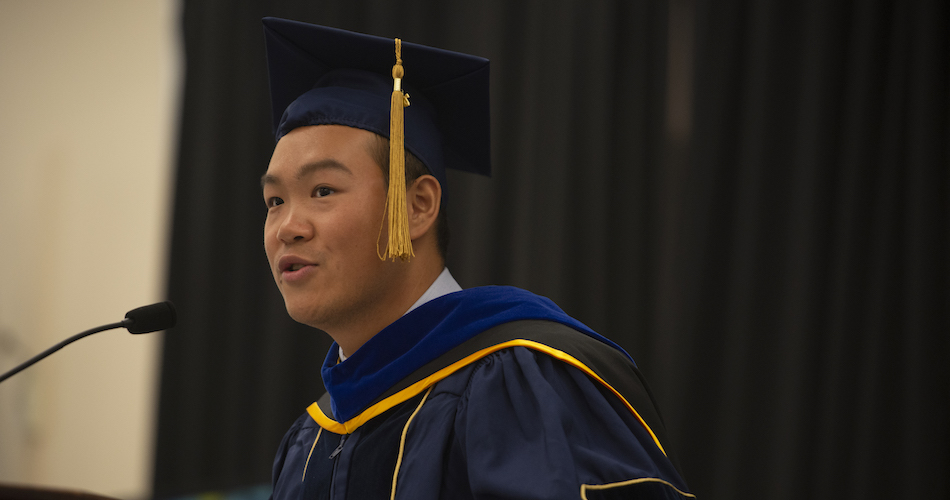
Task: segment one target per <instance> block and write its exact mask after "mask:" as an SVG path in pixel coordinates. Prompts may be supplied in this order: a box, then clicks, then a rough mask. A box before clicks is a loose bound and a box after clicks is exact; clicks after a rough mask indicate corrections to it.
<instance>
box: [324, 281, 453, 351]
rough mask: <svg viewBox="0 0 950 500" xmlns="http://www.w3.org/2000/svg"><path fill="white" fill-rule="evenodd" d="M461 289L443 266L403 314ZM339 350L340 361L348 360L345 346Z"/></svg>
mask: <svg viewBox="0 0 950 500" xmlns="http://www.w3.org/2000/svg"><path fill="white" fill-rule="evenodd" d="M461 289H462V287H461V286H459V284H458V282H457V281H455V278H454V277H452V273H450V272H449V268H447V267H445V268H442V272H441V273H440V274H439V276H438V277H437V278H436V279H435V281H433V282H432V284H431V285H429V288H428V289H426V291H425V293H423V294H422V296H421V297H419V300H417V301H416V302H415V303H414V304H412V306H410V307H409V309H408V310H407V311H406V312H405V313H404V314H403V316H405V315H406V314H409V311H412V310H413V309H415V308H417V307H419V306H421V305H422V304H425V303H426V302H429V301H430V300H434V299H437V298H439V297H441V296H443V295H447V294H450V293H452V292H457V291H459V290H461ZM339 351H340V352H339V355H340V362H343V361H345V360H346V358H347V357H348V355H347V354H346V353H344V351H343V346H340V349H339Z"/></svg>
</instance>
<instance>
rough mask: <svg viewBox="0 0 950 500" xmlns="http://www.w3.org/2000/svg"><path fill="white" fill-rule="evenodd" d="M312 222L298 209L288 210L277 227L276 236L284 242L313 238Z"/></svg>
mask: <svg viewBox="0 0 950 500" xmlns="http://www.w3.org/2000/svg"><path fill="white" fill-rule="evenodd" d="M313 234H314V230H313V224H311V223H310V221H309V219H308V218H307V217H306V216H305V215H304V214H302V213H301V212H300V210H293V209H292V210H290V212H289V213H288V214H287V218H285V219H284V220H283V222H281V224H280V227H279V228H278V229H277V238H278V239H279V240H280V241H282V242H284V243H287V244H289V243H293V242H295V241H307V240H309V239H311V238H313Z"/></svg>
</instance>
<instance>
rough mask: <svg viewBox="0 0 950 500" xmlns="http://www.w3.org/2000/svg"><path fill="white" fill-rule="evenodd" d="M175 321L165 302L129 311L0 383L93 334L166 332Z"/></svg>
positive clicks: (75, 337) (22, 366)
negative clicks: (115, 330) (123, 330)
mask: <svg viewBox="0 0 950 500" xmlns="http://www.w3.org/2000/svg"><path fill="white" fill-rule="evenodd" d="M177 319H178V315H177V314H176V313H175V305H174V304H172V303H171V302H169V301H167V300H166V301H165V302H159V303H157V304H150V305H147V306H142V307H138V308H135V309H132V310H131V311H129V312H127V313H125V319H123V320H122V321H119V322H118V323H109V324H108V325H102V326H97V327H95V328H92V329H89V330H86V331H84V332H82V333H79V334H76V335H73V336H72V337H69V338H68V339H66V340H64V341H62V342H60V343H58V344H56V345H54V346H53V347H50V348H49V349H47V350H45V351H43V352H41V353H39V354H37V355H36V356H33V357H32V358H30V359H29V360H27V361H26V362H24V363H22V364H20V365H19V366H17V367H16V368H14V369H12V370H10V371H8V372H6V373H4V374H3V375H0V382H3V381H4V380H6V379H8V378H10V377H12V376H14V375H16V374H17V373H20V372H21V371H23V370H25V369H27V368H29V367H30V366H32V365H33V364H34V363H36V362H37V361H39V360H41V359H43V358H45V357H46V356H49V355H50V354H53V353H54V352H56V351H58V350H60V349H62V348H63V347H64V346H66V345H68V344H71V343H73V342H75V341H77V340H79V339H81V338H83V337H88V336H90V335H92V334H93V333H99V332H104V331H106V330H112V329H114V328H125V329H127V330H128V331H129V333H134V334H139V333H151V332H157V331H159V330H167V329H169V328H171V327H173V326H175V321H177Z"/></svg>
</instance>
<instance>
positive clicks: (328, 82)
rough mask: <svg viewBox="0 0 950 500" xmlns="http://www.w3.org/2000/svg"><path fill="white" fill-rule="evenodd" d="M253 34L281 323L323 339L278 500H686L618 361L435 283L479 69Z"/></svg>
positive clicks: (573, 329)
mask: <svg viewBox="0 0 950 500" xmlns="http://www.w3.org/2000/svg"><path fill="white" fill-rule="evenodd" d="M264 26H265V35H266V38H267V49H268V65H269V70H270V77H271V94H272V100H273V105H274V113H275V116H274V124H275V130H276V135H277V139H278V142H277V146H276V148H275V150H274V155H273V157H272V159H271V162H270V164H269V166H268V169H267V172H266V174H265V175H264V176H263V178H262V184H263V191H264V200H265V203H266V205H267V207H268V216H267V222H266V223H265V227H264V246H265V250H266V253H267V257H268V260H269V262H270V266H271V270H272V272H273V274H274V278H275V281H276V282H277V285H278V287H279V288H280V291H281V293H282V295H283V297H284V300H285V303H286V306H287V310H288V312H289V313H290V315H291V317H293V318H294V319H295V320H297V321H299V322H302V323H305V324H307V325H310V326H313V327H315V328H318V329H320V330H323V331H325V332H326V333H327V334H329V335H330V336H331V337H332V338H333V340H334V345H333V347H332V348H331V350H330V353H329V354H328V356H327V358H326V361H325V362H324V365H323V368H322V371H321V373H322V375H323V380H324V383H325V384H326V386H327V390H328V392H327V394H325V395H324V396H323V397H322V398H320V400H319V401H318V402H317V403H314V404H313V405H311V406H310V408H308V409H307V413H305V414H304V415H303V416H301V418H300V419H298V420H297V422H296V423H295V424H294V425H293V427H292V428H291V429H290V431H288V433H287V434H286V436H285V437H284V440H283V442H282V443H281V446H280V450H279V451H278V454H277V458H276V460H275V463H274V492H273V496H274V498H275V499H279V500H283V499H298V498H307V499H310V498H335V499H336V498H339V499H343V498H351V499H370V498H406V499H437V498H439V499H449V498H452V499H455V498H462V499H464V498H539V499H540V498H544V499H550V498H683V497H692V496H693V495H691V494H690V493H688V490H687V487H686V484H685V483H684V482H683V480H682V479H681V477H680V474H679V473H678V472H677V470H676V469H675V467H674V465H673V463H672V461H671V459H670V458H668V454H669V453H670V450H668V449H667V448H665V445H666V443H665V437H664V433H663V429H662V424H661V423H660V420H659V417H658V415H657V413H656V410H655V408H654V405H653V403H652V401H651V398H650V396H649V393H648V392H647V391H646V389H645V387H644V386H643V385H642V381H641V380H640V376H639V373H638V372H637V371H636V366H635V364H634V363H633V361H632V360H631V359H630V358H629V356H628V355H627V354H626V353H625V352H623V350H622V349H620V348H619V347H618V346H616V345H615V344H613V343H612V342H610V341H609V340H607V339H605V338H604V337H601V336H600V335H598V334H597V333H595V332H593V331H591V330H590V329H589V328H587V327H586V326H584V325H583V324H581V323H580V322H578V321H577V320H575V319H573V318H570V317H569V316H567V315H566V314H564V312H563V311H561V310H560V309H559V308H558V307H557V306H556V305H554V304H553V303H552V302H551V301H549V300H547V299H545V298H543V297H538V296H536V295H533V294H530V293H528V292H525V291H523V290H519V289H516V288H512V287H482V288H474V289H469V290H461V288H460V287H459V285H458V284H457V283H456V282H455V280H454V279H453V278H452V276H451V274H450V273H449V272H448V270H447V269H446V268H445V264H444V262H445V260H444V257H445V255H444V244H445V240H446V238H445V236H446V235H445V234H444V231H445V224H444V214H442V205H443V203H444V197H445V177H444V168H446V167H450V168H461V169H463V170H468V171H473V172H477V173H484V174H487V173H488V158H489V154H488V94H487V92H488V89H487V87H488V61H487V60H484V59H481V58H477V57H473V56H467V55H464V54H457V53H452V52H447V51H442V50H439V49H433V48H429V47H423V46H419V45H413V44H409V43H406V44H401V43H400V42H399V41H398V40H397V41H394V40H389V39H382V38H377V37H370V36H366V35H360V34H355V33H349V32H345V31H340V30H334V29H330V28H323V27H318V26H312V25H307V24H303V23H296V22H292V21H285V20H279V19H265V20H264ZM393 63H395V65H393ZM403 64H404V65H405V68H403ZM391 67H392V76H390V68H391ZM394 80H395V81H394ZM403 80H405V83H406V85H405V87H406V88H407V90H408V91H409V92H408V93H409V94H411V95H408V96H407V95H406V94H405V93H404V92H403V90H402V87H403ZM406 105H408V107H406ZM387 139H389V140H388V141H387ZM387 142H388V144H387ZM387 149H388V155H387V154H386V151H387Z"/></svg>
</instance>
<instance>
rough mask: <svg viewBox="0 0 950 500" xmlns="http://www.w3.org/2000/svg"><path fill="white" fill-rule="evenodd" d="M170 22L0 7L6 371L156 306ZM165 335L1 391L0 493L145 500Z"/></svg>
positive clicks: (108, 10)
mask: <svg viewBox="0 0 950 500" xmlns="http://www.w3.org/2000/svg"><path fill="white" fill-rule="evenodd" d="M178 9H179V7H178V3H177V1H174V0H135V1H132V0H128V1H124V0H112V1H107V0H81V1H80V0H59V1H54V0H0V371H6V370H7V369H9V368H10V367H12V366H13V365H15V364H17V363H19V362H21V361H23V360H26V359H28V358H29V357H31V356H33V355H34V354H36V353H38V352H40V351H42V350H44V349H46V348H47V347H49V346H51V345H53V344H55V343H57V342H59V341H61V340H63V339H65V338H66V337H69V336H71V335H73V334H75V333H78V332H79V331H81V330H85V329H87V328H90V327H93V326H96V325H99V324H103V323H110V322H114V321H118V320H121V319H122V317H123V316H124V315H125V312H126V311H127V310H129V309H132V308H134V307H137V306H139V305H143V304H146V303H150V302H154V301H158V300H161V299H162V298H163V296H162V294H163V290H164V265H165V257H166V235H167V233H168V227H167V226H168V223H169V219H170V217H169V203H170V196H171V195H170V186H171V181H172V168H171V165H172V161H173V151H174V147H173V144H174V139H175V135H174V129H175V120H176V118H177V112H176V105H177V99H178V96H177V92H178V80H179V73H180V70H179V66H180V62H179V61H180V60H179V53H178V50H179V47H178V16H179V11H178ZM161 335H164V334H152V335H151V336H132V335H130V334H129V333H127V332H126V331H125V330H114V331H111V332H103V333H99V334H96V335H95V336H92V337H89V338H86V339H83V340H81V341H79V342H78V343H75V344H72V345H69V346H67V347H66V348H64V349H63V350H62V351H59V352H58V353H56V354H54V355H53V356H52V357H50V358H47V359H46V360H43V361H41V362H40V363H39V364H37V365H35V366H34V367H32V368H31V369H30V370H28V371H26V372H23V373H20V374H18V375H17V376H15V377H13V378H11V379H10V380H8V381H6V382H4V383H3V384H0V482H5V483H11V482H12V483H27V484H34V485H45V486H55V487H69V488H79V489H85V490H91V491H94V492H97V493H101V494H106V495H113V496H119V497H123V498H142V497H145V496H147V494H148V490H149V487H150V481H151V477H150V476H151V460H152V448H153V443H152V438H153V433H154V425H155V404H156V400H155V388H156V387H155V386H156V382H157V378H156V368H157V362H158V347H159V345H160V336H161Z"/></svg>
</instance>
